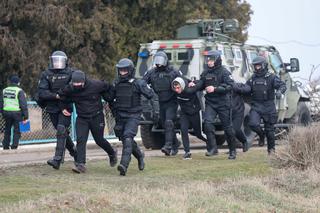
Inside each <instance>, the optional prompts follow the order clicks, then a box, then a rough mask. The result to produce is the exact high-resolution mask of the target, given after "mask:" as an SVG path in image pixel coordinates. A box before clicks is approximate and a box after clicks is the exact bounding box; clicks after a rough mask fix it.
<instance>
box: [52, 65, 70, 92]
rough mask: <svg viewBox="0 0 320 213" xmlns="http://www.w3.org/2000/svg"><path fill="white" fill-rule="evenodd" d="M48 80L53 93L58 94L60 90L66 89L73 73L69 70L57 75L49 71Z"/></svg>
mask: <svg viewBox="0 0 320 213" xmlns="http://www.w3.org/2000/svg"><path fill="white" fill-rule="evenodd" d="M47 79H48V81H49V84H50V91H51V92H58V90H59V89H62V88H64V87H65V86H66V85H67V84H68V83H69V81H70V79H71V71H69V70H61V71H59V72H57V73H55V72H53V71H51V70H50V71H49V74H48V75H47Z"/></svg>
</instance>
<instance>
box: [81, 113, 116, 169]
mask: <svg viewBox="0 0 320 213" xmlns="http://www.w3.org/2000/svg"><path fill="white" fill-rule="evenodd" d="M104 127H105V121H104V114H103V113H102V112H101V113H100V114H98V115H96V116H94V117H91V118H84V117H79V116H78V117H77V120H76V134H77V152H78V155H77V163H79V164H80V163H81V164H85V163H86V146H87V141H88V136H89V131H91V134H92V136H93V139H94V141H95V142H96V144H97V145H98V146H99V147H101V148H102V149H103V150H104V151H105V152H106V153H107V154H108V155H109V156H112V155H113V154H114V150H113V148H112V146H111V145H110V143H109V142H108V141H107V140H106V139H105V138H104Z"/></svg>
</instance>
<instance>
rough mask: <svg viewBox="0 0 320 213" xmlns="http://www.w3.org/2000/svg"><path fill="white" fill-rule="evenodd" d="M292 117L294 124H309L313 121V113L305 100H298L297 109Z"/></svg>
mask: <svg viewBox="0 0 320 213" xmlns="http://www.w3.org/2000/svg"><path fill="white" fill-rule="evenodd" d="M292 118H293V120H292V122H293V123H294V124H299V125H302V126H308V125H309V124H310V123H311V121H312V119H311V114H310V111H309V109H308V107H307V105H306V103H305V102H302V101H299V102H298V107H297V111H296V113H295V114H294V116H293V117H292Z"/></svg>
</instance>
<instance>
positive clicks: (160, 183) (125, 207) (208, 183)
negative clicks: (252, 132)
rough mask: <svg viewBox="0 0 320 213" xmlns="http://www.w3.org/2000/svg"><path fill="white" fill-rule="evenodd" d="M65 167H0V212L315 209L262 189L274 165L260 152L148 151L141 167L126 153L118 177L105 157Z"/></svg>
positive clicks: (310, 200)
mask: <svg viewBox="0 0 320 213" xmlns="http://www.w3.org/2000/svg"><path fill="white" fill-rule="evenodd" d="M71 168H72V163H71V162H67V163H65V164H64V165H63V166H62V167H61V168H60V170H58V171H57V170H53V169H52V168H51V167H49V166H47V165H33V166H23V167H22V166H21V167H13V168H10V169H6V170H5V171H1V172H0V188H1V190H0V197H1V199H0V212H21V211H23V212H224V211H228V212H257V211H258V212H259V211H261V210H262V211H264V210H266V211H269V210H270V209H276V210H279V209H280V210H283V211H294V210H295V209H299V210H302V211H312V210H314V207H313V206H312V205H311V203H313V200H312V198H310V199H309V200H308V198H306V197H302V198H303V199H306V200H303V203H301V202H302V201H301V202H300V203H298V204H297V203H296V202H295V201H294V200H291V199H288V196H287V192H286V191H285V190H283V192H282V193H283V194H284V195H285V196H284V197H281V193H280V192H279V190H278V188H275V187H274V185H271V187H268V181H267V180H269V179H270V177H272V175H274V170H273V169H272V168H271V167H270V165H269V160H268V156H267V154H266V151H265V150H250V151H249V152H248V153H246V154H243V153H240V154H239V155H238V158H237V160H228V159H227V155H225V154H219V155H218V156H214V157H205V156H204V154H203V153H201V154H200V153H199V154H193V159H192V160H187V161H185V160H182V156H181V155H179V156H177V157H162V156H159V157H147V158H146V169H145V171H143V172H141V171H139V170H138V168H137V162H136V160H135V159H134V158H132V162H131V164H130V167H129V170H128V173H127V176H125V177H121V176H119V173H118V171H117V170H116V168H110V167H109V166H108V162H107V161H106V160H99V161H89V162H88V163H87V168H88V172H87V173H86V174H81V175H79V174H74V173H72V171H71ZM277 185H279V183H278V184H277ZM272 187H274V188H272ZM280 190H281V188H280ZM292 191H293V190H292ZM279 193H280V194H279ZM304 193H305V192H304ZM314 194H315V195H317V193H314ZM296 196H298V197H299V196H300V195H299V194H298V195H296ZM309 202H310V203H309ZM297 205H300V207H297Z"/></svg>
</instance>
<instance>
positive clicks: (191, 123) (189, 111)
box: [172, 77, 207, 160]
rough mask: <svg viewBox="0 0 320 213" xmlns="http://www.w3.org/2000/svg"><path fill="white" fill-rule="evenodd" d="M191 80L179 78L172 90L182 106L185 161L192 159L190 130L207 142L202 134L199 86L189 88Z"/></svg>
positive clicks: (181, 117) (181, 119) (174, 82)
mask: <svg viewBox="0 0 320 213" xmlns="http://www.w3.org/2000/svg"><path fill="white" fill-rule="evenodd" d="M189 82H190V81H189V80H187V79H184V78H182V77H177V78H175V79H174V80H173V82H172V89H173V91H175V92H176V93H177V99H178V103H179V105H180V109H181V111H180V130H181V138H182V143H183V148H184V151H185V154H184V155H183V159H185V160H188V159H191V152H190V142H189V136H188V132H189V128H190V127H191V128H192V129H193V135H195V136H196V137H197V138H199V139H200V140H203V141H204V142H207V139H206V138H205V137H203V135H202V133H201V119H200V113H201V112H200V110H201V105H200V101H199V97H198V94H197V92H198V88H197V86H193V87H188V84H189Z"/></svg>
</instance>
